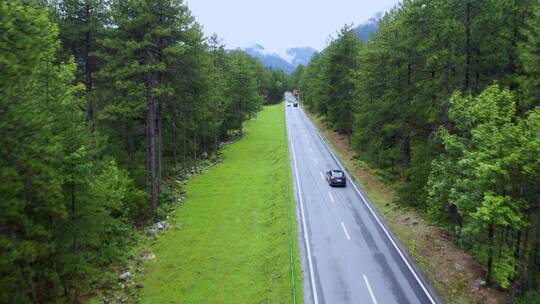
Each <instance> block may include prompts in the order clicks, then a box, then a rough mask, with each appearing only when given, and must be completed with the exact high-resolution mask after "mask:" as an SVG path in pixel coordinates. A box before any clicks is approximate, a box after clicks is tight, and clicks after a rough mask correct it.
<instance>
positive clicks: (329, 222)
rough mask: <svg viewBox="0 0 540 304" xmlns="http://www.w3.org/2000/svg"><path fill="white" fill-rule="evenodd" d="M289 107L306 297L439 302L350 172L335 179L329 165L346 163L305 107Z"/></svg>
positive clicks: (326, 300)
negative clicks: (340, 183)
mask: <svg viewBox="0 0 540 304" xmlns="http://www.w3.org/2000/svg"><path fill="white" fill-rule="evenodd" d="M286 109H287V111H286V115H287V129H288V137H289V147H290V151H291V159H292V170H293V178H294V187H295V191H296V199H297V208H298V213H299V218H298V220H299V227H300V231H301V234H300V238H301V241H302V243H303V246H304V248H303V249H304V250H302V253H303V254H302V264H303V268H304V269H303V270H304V286H305V287H304V289H305V295H306V296H305V298H306V299H305V300H306V303H309V302H310V301H312V303H315V304H319V303H329V304H334V303H375V304H377V303H380V304H386V303H435V300H434V299H435V296H434V295H432V292H431V293H430V291H431V287H429V286H427V284H426V283H424V281H425V280H424V279H423V277H422V276H421V275H420V274H418V272H417V271H416V270H415V269H417V266H416V265H414V263H413V262H412V261H410V259H408V258H407V257H408V256H407V255H406V254H405V253H404V252H403V250H400V246H399V245H398V244H397V241H396V240H394V239H393V238H392V234H391V233H390V232H389V231H388V229H387V228H386V225H384V224H383V222H382V219H380V218H379V217H378V216H377V214H376V212H375V211H374V210H373V207H372V206H371V204H370V203H369V201H368V198H367V197H366V196H365V194H363V192H362V190H361V189H360V188H359V187H358V185H356V184H355V183H353V181H352V180H351V179H350V176H347V177H348V180H347V182H348V184H347V187H345V188H332V187H330V186H329V185H328V183H327V182H326V180H325V178H324V174H325V172H326V171H328V170H330V169H340V168H341V163H340V162H339V161H338V159H337V158H336V156H335V155H334V153H333V152H332V151H331V150H330V148H329V147H328V146H327V145H326V143H325V142H324V141H323V139H322V137H320V135H319V133H318V131H317V130H316V128H315V127H314V126H313V124H312V123H311V122H310V121H309V119H308V117H307V116H306V115H305V113H304V112H303V110H302V109H301V108H300V107H298V108H297V107H287V108H286Z"/></svg>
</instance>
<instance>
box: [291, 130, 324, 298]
mask: <svg viewBox="0 0 540 304" xmlns="http://www.w3.org/2000/svg"><path fill="white" fill-rule="evenodd" d="M287 129H288V130H289V136H290V137H289V139H290V143H291V147H290V148H291V155H292V159H293V164H294V173H295V176H296V189H297V193H298V200H299V201H300V214H301V216H302V227H303V229H302V230H304V240H305V242H306V251H307V254H306V255H307V260H308V267H309V275H310V277H311V291H312V293H313V303H314V304H319V297H318V295H317V286H316V285H315V275H314V274H313V262H312V261H311V245H310V244H309V235H308V233H307V225H306V216H305V214H304V200H303V198H302V189H300V176H299V174H298V164H297V162H296V154H295V152H294V141H293V138H292V133H291V129H290V128H287Z"/></svg>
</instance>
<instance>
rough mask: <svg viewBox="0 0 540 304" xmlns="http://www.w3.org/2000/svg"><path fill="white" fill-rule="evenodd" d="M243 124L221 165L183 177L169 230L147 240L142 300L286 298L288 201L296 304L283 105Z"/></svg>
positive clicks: (291, 199) (298, 274)
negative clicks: (239, 137) (182, 190)
mask: <svg viewBox="0 0 540 304" xmlns="http://www.w3.org/2000/svg"><path fill="white" fill-rule="evenodd" d="M245 129H246V135H245V137H244V138H243V139H242V140H240V141H239V142H236V143H233V144H231V145H229V146H227V147H226V148H225V149H224V151H223V160H224V161H223V163H222V164H220V165H218V166H216V167H213V168H210V169H209V170H208V171H207V172H205V173H204V174H201V175H197V176H195V177H193V178H192V179H191V180H190V181H189V183H188V184H187V186H186V191H187V194H186V200H185V202H184V204H183V205H182V206H181V207H179V208H178V209H177V211H176V212H175V213H174V215H172V216H171V219H170V221H171V224H172V228H171V229H170V230H169V231H168V232H166V233H165V234H163V235H162V236H160V238H159V239H158V240H156V241H153V243H152V244H151V246H150V247H151V249H152V251H153V252H154V254H155V255H156V259H154V260H151V261H149V262H147V263H146V264H145V266H144V270H143V274H142V277H141V281H142V283H143V286H144V288H143V290H142V292H141V293H142V302H143V303H292V302H293V289H292V285H293V284H292V276H291V251H290V250H291V249H290V243H289V242H290V240H291V239H290V238H289V221H288V207H289V206H290V208H291V216H292V220H291V225H292V228H291V230H292V242H293V257H294V258H293V260H294V263H293V264H294V273H295V286H296V302H297V303H302V302H303V300H302V275H301V270H300V258H299V254H298V243H297V232H296V231H297V230H296V219H295V212H294V210H295V208H294V196H293V192H292V189H291V188H292V187H291V185H292V177H291V170H290V161H289V154H288V148H287V147H288V146H287V138H286V133H285V116H284V108H283V105H282V104H280V105H275V106H269V107H265V108H264V110H263V111H262V112H260V113H259V115H258V117H257V118H256V119H253V120H251V121H249V122H248V123H246V126H245ZM288 204H289V205H288Z"/></svg>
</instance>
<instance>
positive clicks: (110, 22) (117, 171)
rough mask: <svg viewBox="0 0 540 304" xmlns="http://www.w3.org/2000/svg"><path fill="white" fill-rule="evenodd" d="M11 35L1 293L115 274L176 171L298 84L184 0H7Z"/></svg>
mask: <svg viewBox="0 0 540 304" xmlns="http://www.w3.org/2000/svg"><path fill="white" fill-rule="evenodd" d="M0 33H1V34H0V72H1V77H0V146H1V147H2V149H1V150H0V176H1V180H2V183H1V185H0V188H1V190H0V193H1V201H0V204H1V205H0V209H1V210H2V212H1V213H0V303H24V302H35V303H46V302H70V303H76V302H81V301H83V300H84V299H85V297H87V296H88V294H89V293H91V292H92V289H93V288H99V286H100V284H103V285H105V284H107V282H110V281H111V280H115V275H114V273H113V272H108V271H106V270H110V269H115V265H121V264H122V263H123V262H124V259H125V257H126V254H127V253H128V252H129V250H130V248H131V246H133V244H134V242H136V239H137V238H136V234H137V230H138V229H141V227H144V226H145V225H147V224H150V223H153V222H154V221H156V220H159V219H160V218H161V217H163V210H164V209H166V208H167V204H169V203H170V200H171V199H172V198H171V197H170V195H168V192H167V191H166V190H167V189H166V187H164V183H165V181H166V180H167V178H168V177H170V176H174V175H175V174H177V173H178V172H181V171H182V170H187V169H188V168H189V170H191V168H193V167H194V166H197V163H198V161H200V160H201V159H205V158H216V157H217V153H218V149H219V147H220V145H221V142H223V141H226V140H230V139H233V138H235V137H238V136H240V135H241V134H242V132H243V129H242V124H243V121H245V120H246V119H249V118H250V117H252V116H253V115H256V112H257V111H258V110H259V109H260V108H261V106H262V105H263V104H265V103H273V102H279V100H280V98H281V96H282V94H283V92H284V89H285V85H286V81H287V80H286V77H285V75H284V74H283V72H282V71H273V70H266V69H265V68H264V67H263V66H262V64H261V63H260V62H259V61H257V60H255V59H253V58H251V57H249V56H247V55H246V54H244V53H243V52H240V51H228V50H225V48H224V46H223V44H222V42H221V41H220V39H219V38H218V37H217V36H215V35H214V36H212V37H204V35H203V33H202V30H201V26H200V25H199V24H198V23H197V22H196V21H195V20H194V18H193V16H192V15H191V14H190V11H189V9H188V8H187V7H186V5H184V4H183V3H182V1H181V0H137V1H127V0H110V1H109V0H80V1H77V0H64V1H37V0H36V1H23V0H16V1H13V0H0Z"/></svg>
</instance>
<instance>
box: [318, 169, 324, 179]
mask: <svg viewBox="0 0 540 304" xmlns="http://www.w3.org/2000/svg"><path fill="white" fill-rule="evenodd" d="M319 174H320V175H321V178H322V180H324V175H323V174H322V172H321V171H319Z"/></svg>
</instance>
